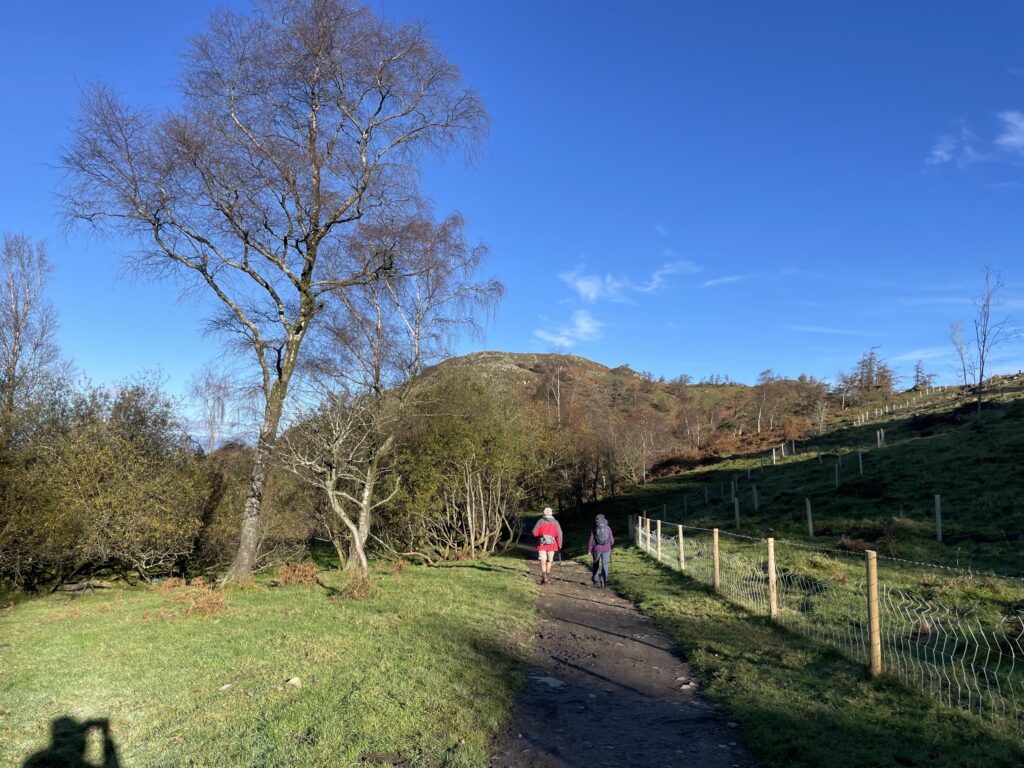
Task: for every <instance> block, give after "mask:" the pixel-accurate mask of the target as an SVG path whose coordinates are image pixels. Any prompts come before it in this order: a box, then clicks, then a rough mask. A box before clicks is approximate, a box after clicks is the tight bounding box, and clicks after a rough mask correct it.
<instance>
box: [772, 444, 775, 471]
mask: <svg viewBox="0 0 1024 768" xmlns="http://www.w3.org/2000/svg"><path fill="white" fill-rule="evenodd" d="M772 466H773V467H774V466H775V449H774V448H772Z"/></svg>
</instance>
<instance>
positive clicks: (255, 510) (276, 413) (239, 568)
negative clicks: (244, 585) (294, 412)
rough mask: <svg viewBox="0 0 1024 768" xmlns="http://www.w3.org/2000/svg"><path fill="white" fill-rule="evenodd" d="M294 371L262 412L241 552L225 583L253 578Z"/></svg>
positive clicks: (280, 383)
mask: <svg viewBox="0 0 1024 768" xmlns="http://www.w3.org/2000/svg"><path fill="white" fill-rule="evenodd" d="M289 379H291V370H287V371H282V374H281V376H280V378H278V380H277V381H276V382H274V386H273V388H272V389H271V390H270V396H269V397H268V398H267V404H266V407H265V408H264V409H263V427H262V428H261V429H260V436H259V439H258V440H257V441H256V455H255V456H254V457H253V465H252V474H251V475H250V476H249V495H248V496H246V498H245V507H244V512H243V515H242V533H241V537H240V538H239V540H238V551H237V552H236V553H235V559H234V560H233V561H232V563H231V567H230V568H229V569H228V572H227V573H226V574H225V575H224V581H238V580H242V579H247V578H249V577H250V576H252V572H253V569H254V568H255V567H256V557H257V555H258V554H259V547H260V528H261V527H262V525H261V520H260V512H261V510H262V507H263V490H264V489H265V488H266V486H267V477H268V476H269V475H270V462H271V459H272V458H273V456H274V448H275V446H276V444H277V429H278V426H279V425H280V423H281V412H282V411H283V410H284V398H285V395H286V394H287V392H288V382H289Z"/></svg>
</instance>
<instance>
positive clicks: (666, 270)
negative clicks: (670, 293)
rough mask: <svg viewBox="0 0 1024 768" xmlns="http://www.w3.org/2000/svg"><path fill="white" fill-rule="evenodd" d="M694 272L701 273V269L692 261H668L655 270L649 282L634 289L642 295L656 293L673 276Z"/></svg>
mask: <svg viewBox="0 0 1024 768" xmlns="http://www.w3.org/2000/svg"><path fill="white" fill-rule="evenodd" d="M694 272H700V267H699V266H697V265H696V264H694V263H693V262H692V261H686V260H685V259H676V260H675V261H666V262H665V263H664V264H662V265H661V266H660V267H658V268H657V269H656V270H654V272H653V273H652V274H651V278H650V279H649V280H648V281H647V282H645V283H640V284H639V285H635V286H633V287H634V289H635V290H637V291H639V292H640V293H655V292H657V291H659V290H661V289H662V288H664V287H665V285H666V284H667V283H668V279H669V278H670V277H672V276H673V275H692V274H693V273H694Z"/></svg>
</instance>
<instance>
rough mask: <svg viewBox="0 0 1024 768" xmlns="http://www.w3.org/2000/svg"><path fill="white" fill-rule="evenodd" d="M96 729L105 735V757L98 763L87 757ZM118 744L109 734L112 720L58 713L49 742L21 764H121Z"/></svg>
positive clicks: (65, 767)
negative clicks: (81, 719) (81, 718)
mask: <svg viewBox="0 0 1024 768" xmlns="http://www.w3.org/2000/svg"><path fill="white" fill-rule="evenodd" d="M93 730H95V731H97V732H98V733H99V734H100V738H101V739H102V757H101V761H100V762H98V763H94V762H91V761H89V760H87V757H88V755H87V754H86V752H87V749H88V746H89V733H90V732H91V731H93ZM120 766H121V762H120V760H119V759H118V757H117V747H116V746H115V744H114V739H113V738H112V737H111V735H110V721H109V720H106V719H103V720H84V721H82V722H79V721H78V720H76V719H75V718H73V717H58V718H57V719H56V720H53V721H52V722H51V723H50V745H49V746H48V747H47V748H46V749H44V750H43V751H42V752H36V753H35V754H34V755H31V756H30V757H29V758H28V759H27V760H26V761H25V762H24V763H23V764H22V768H120Z"/></svg>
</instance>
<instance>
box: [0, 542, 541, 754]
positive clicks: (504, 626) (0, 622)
mask: <svg viewBox="0 0 1024 768" xmlns="http://www.w3.org/2000/svg"><path fill="white" fill-rule="evenodd" d="M524 572H525V563H524V562H523V561H520V560H517V559H512V558H494V559H491V560H488V561H470V562H464V563H458V564H452V565H450V566H445V567H434V568H426V567H409V568H407V569H405V570H404V571H402V572H401V573H399V574H397V575H394V574H390V573H387V572H382V571H378V572H375V574H374V577H373V581H374V584H375V585H376V587H377V592H376V594H375V595H373V596H372V597H370V598H368V599H366V600H362V601H355V600H350V599H345V598H342V597H338V596H337V595H336V594H335V593H334V592H333V589H324V588H321V587H312V588H304V587H277V588H273V587H270V586H268V585H260V586H255V587H252V588H248V589H242V590H238V589H236V590H229V591H228V592H227V593H226V599H227V606H226V608H225V609H224V610H222V611H218V612H214V613H211V614H194V615H192V616H187V615H185V613H184V608H185V604H184V603H181V602H178V601H176V600H175V598H174V596H173V595H166V594H160V593H158V592H157V591H156V590H152V589H145V588H142V589H124V590H104V591H102V592H99V593H95V594H87V595H82V596H79V597H67V596H59V595H54V596H50V597H46V598H41V599H37V600H30V601H25V602H21V603H19V604H17V605H12V606H10V607H8V608H6V609H4V610H3V611H2V612H0V649H2V650H0V765H21V763H22V761H24V760H25V759H26V758H27V756H28V755H29V754H31V753H32V752H34V751H36V750H40V749H43V748H44V747H45V746H46V745H47V742H48V734H49V728H50V723H51V721H52V720H54V719H56V718H59V717H64V716H72V717H76V718H79V719H86V718H110V720H111V724H112V735H113V738H114V740H115V742H116V743H117V746H118V749H119V751H120V755H121V759H122V764H123V765H124V766H126V768H129V767H130V768H144V767H145V766H154V767H156V766H160V767H161V768H165V767H167V766H183V765H188V766H218V767H229V766H355V765H375V764H388V765H390V764H392V762H388V761H395V760H397V759H404V760H405V761H407V762H406V763H403V764H408V765H416V766H419V765H423V766H427V765H429V766H439V765H445V766H482V765H485V764H486V755H487V750H488V745H489V741H490V739H491V738H492V737H493V735H494V734H495V732H496V731H497V730H498V728H499V727H500V725H501V723H502V722H503V721H504V719H505V717H506V716H507V713H508V710H509V707H510V705H511V702H512V700H513V697H514V694H515V692H516V690H517V689H518V687H519V686H520V684H521V676H522V674H523V662H524V658H525V654H526V653H527V652H528V646H529V642H530V636H531V633H530V628H531V626H532V624H533V620H534V608H533V596H534V594H535V591H534V589H535V588H534V587H533V586H532V582H531V580H529V579H527V578H525V577H524ZM323 578H324V580H325V583H326V584H327V586H328V587H331V588H334V587H338V588H340V587H341V586H342V585H343V581H342V579H341V577H340V575H337V574H334V573H327V574H324V575H323ZM292 677H299V678H300V679H301V681H302V686H301V688H299V689H296V688H293V687H289V686H286V685H285V681H287V680H288V679H289V678H292ZM227 684H231V685H232V686H233V687H232V688H230V689H229V690H226V691H221V690H220V689H221V687H222V686H224V685H227Z"/></svg>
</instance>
